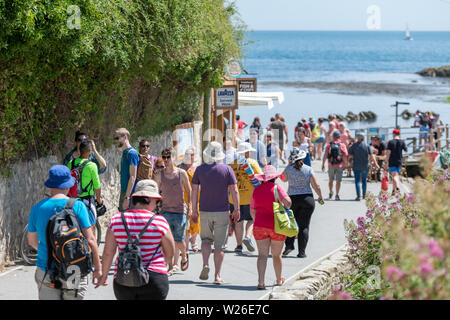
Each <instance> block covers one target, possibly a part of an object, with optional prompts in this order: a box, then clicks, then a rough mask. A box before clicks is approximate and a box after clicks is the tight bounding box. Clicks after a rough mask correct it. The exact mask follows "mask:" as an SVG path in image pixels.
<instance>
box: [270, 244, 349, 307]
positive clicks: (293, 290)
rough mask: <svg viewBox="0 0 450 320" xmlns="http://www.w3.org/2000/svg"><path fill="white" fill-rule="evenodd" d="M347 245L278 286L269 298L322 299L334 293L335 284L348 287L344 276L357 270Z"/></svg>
mask: <svg viewBox="0 0 450 320" xmlns="http://www.w3.org/2000/svg"><path fill="white" fill-rule="evenodd" d="M347 249H348V248H347V246H343V247H342V248H341V249H340V250H338V251H337V252H335V253H334V254H332V255H331V256H330V257H328V258H327V259H324V260H323V261H321V262H320V263H318V264H317V265H316V266H314V267H312V268H310V269H309V270H306V271H305V272H303V273H301V274H299V275H298V276H297V277H296V278H295V279H294V281H291V282H290V283H287V284H286V285H284V286H282V287H276V288H275V289H274V290H273V291H272V292H271V293H270V295H269V300H320V299H326V298H327V297H328V296H330V295H331V294H332V289H333V287H334V286H342V287H346V285H347V283H346V280H344V279H343V278H344V277H347V276H350V275H352V274H354V273H355V271H356V270H354V269H353V268H352V265H351V263H350V262H349V260H348V257H347Z"/></svg>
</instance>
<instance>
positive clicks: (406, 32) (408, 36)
mask: <svg viewBox="0 0 450 320" xmlns="http://www.w3.org/2000/svg"><path fill="white" fill-rule="evenodd" d="M404 40H414V38H413V37H411V34H410V33H409V27H408V25H406V31H405V39H404Z"/></svg>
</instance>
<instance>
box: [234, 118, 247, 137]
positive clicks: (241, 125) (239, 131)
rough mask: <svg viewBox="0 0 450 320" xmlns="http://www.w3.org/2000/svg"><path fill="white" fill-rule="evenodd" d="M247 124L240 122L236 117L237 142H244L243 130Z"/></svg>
mask: <svg viewBox="0 0 450 320" xmlns="http://www.w3.org/2000/svg"><path fill="white" fill-rule="evenodd" d="M247 127H248V124H247V123H245V122H244V121H242V120H241V117H240V116H239V115H236V135H237V138H238V139H239V140H244V129H245V128H247Z"/></svg>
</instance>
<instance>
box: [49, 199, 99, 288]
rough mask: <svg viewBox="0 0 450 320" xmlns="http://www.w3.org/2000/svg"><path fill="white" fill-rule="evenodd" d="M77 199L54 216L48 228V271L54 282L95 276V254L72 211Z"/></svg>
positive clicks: (71, 200) (68, 202) (70, 201)
mask: <svg viewBox="0 0 450 320" xmlns="http://www.w3.org/2000/svg"><path fill="white" fill-rule="evenodd" d="M77 200H78V199H76V198H69V200H67V203H66V206H65V207H64V208H63V210H61V211H60V212H58V213H56V214H55V215H54V216H52V217H51V218H50V220H49V222H48V224H47V229H46V238H47V251H48V260H47V270H51V269H52V267H53V264H54V267H55V268H54V272H53V273H52V282H54V281H56V280H58V279H63V280H68V279H69V277H70V276H73V275H75V276H78V275H79V276H81V277H83V276H86V275H87V274H89V273H91V272H92V253H91V248H90V247H89V243H88V240H87V238H86V235H85V234H84V231H83V228H82V227H81V225H80V223H79V221H78V218H77V216H76V215H75V212H74V211H73V207H74V205H75V202H76V201H77Z"/></svg>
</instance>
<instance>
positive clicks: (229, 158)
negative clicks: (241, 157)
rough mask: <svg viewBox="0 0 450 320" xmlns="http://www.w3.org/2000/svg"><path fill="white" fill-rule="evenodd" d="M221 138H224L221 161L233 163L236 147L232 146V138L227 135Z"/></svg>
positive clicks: (235, 156)
mask: <svg viewBox="0 0 450 320" xmlns="http://www.w3.org/2000/svg"><path fill="white" fill-rule="evenodd" d="M223 139H224V148H223V152H224V153H225V158H224V160H223V162H224V163H225V164H230V163H233V162H234V161H236V159H237V153H236V148H235V147H233V140H232V138H227V137H224V138H223Z"/></svg>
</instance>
